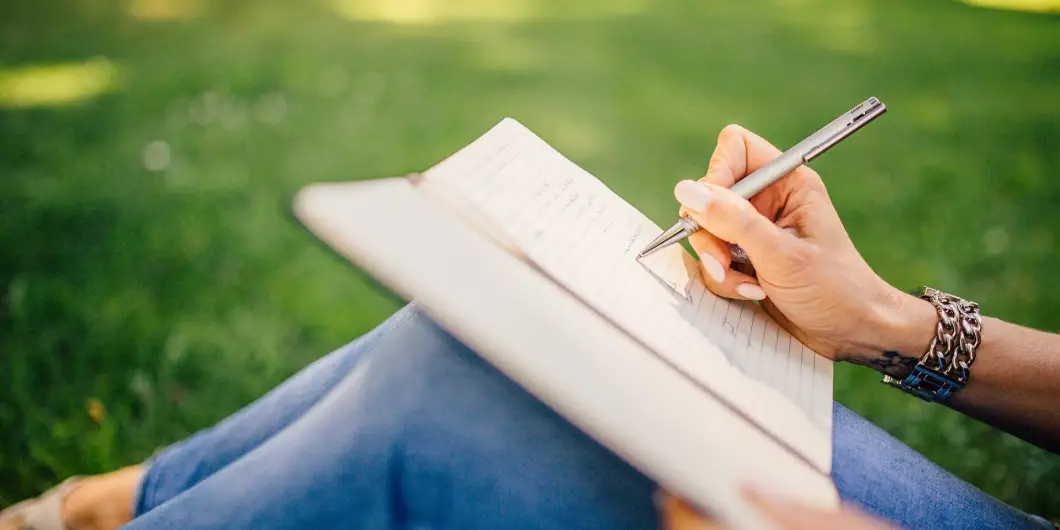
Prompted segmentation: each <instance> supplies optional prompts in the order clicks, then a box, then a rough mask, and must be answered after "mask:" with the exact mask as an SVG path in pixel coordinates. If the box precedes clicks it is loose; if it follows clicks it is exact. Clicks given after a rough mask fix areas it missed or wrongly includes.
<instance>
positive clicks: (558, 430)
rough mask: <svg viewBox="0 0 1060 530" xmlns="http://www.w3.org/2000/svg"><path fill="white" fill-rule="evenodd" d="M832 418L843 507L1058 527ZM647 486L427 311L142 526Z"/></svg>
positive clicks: (931, 519)
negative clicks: (280, 428)
mask: <svg viewBox="0 0 1060 530" xmlns="http://www.w3.org/2000/svg"><path fill="white" fill-rule="evenodd" d="M835 414H836V417H835V462H834V478H835V481H836V484H837V486H838V488H839V490H840V492H841V494H842V495H843V497H844V499H846V500H847V501H848V502H853V503H856V504H860V505H861V506H863V507H864V508H866V509H867V510H869V511H871V512H874V513H876V514H878V515H880V516H882V517H884V518H888V519H890V520H892V521H894V522H896V523H898V524H900V525H902V526H905V527H925V526H926V527H934V528H964V527H969V526H972V527H1005V528H1043V527H1045V528H1049V527H1050V526H1049V525H1048V524H1047V523H1045V522H1044V521H1042V520H1040V519H1038V518H1034V517H1031V516H1027V515H1025V514H1023V513H1021V512H1019V511H1017V510H1014V509H1012V508H1010V507H1008V506H1006V505H1004V504H1002V503H1000V502H998V501H997V500H995V499H993V498H991V497H989V496H987V495H985V494H983V493H982V492H980V491H978V490H976V489H975V488H973V487H971V486H970V485H968V484H966V483H964V482H962V481H960V480H959V479H956V478H955V477H953V476H952V475H949V474H948V473H946V472H945V471H943V470H941V469H940V468H938V467H937V466H935V465H934V464H931V463H930V462H928V461H927V460H926V459H924V458H923V457H922V456H920V455H918V454H916V453H915V452H913V451H912V450H911V449H909V448H908V447H906V446H904V445H902V444H901V443H900V442H898V441H897V440H895V439H894V438H892V437H890V436H889V435H887V434H886V433H884V432H883V431H881V430H880V429H878V428H876V427H875V426H873V425H871V424H870V423H868V422H867V421H865V420H864V419H862V418H860V417H858V416H856V415H854V414H853V413H851V412H850V411H849V410H847V409H845V408H843V407H841V406H837V407H836V412H835ZM159 472H162V473H164V472H165V470H159ZM652 489H653V485H652V484H651V483H650V481H648V480H647V479H646V478H645V477H643V476H642V475H640V474H639V473H637V472H636V471H634V470H633V469H631V468H629V467H628V466H626V465H625V464H624V463H622V462H621V461H620V460H618V459H617V458H615V457H614V456H613V455H611V454H610V453H609V452H608V451H606V450H605V449H603V448H602V447H600V446H599V445H597V444H595V443H594V442H593V441H592V440H590V439H588V438H587V437H586V436H584V435H583V434H582V433H581V432H579V431H577V430H576V429H575V428H573V427H572V426H570V425H569V424H567V423H566V422H565V421H564V420H562V419H561V418H559V417H558V416H556V415H555V414H553V413H552V412H551V411H549V410H548V409H547V408H545V407H544V406H542V405H541V404H540V403H539V402H537V401H536V400H535V399H534V398H532V397H531V396H529V395H527V394H526V393H525V392H524V391H522V390H521V389H520V388H519V387H518V386H516V385H514V384H513V383H511V382H510V381H508V380H507V379H506V378H504V377H503V376H502V375H500V374H499V373H497V372H496V371H495V370H493V369H492V368H490V367H489V366H487V365H485V363H483V362H482V361H480V360H479V359H478V358H477V357H476V356H475V355H474V354H472V353H471V352H470V351H468V350H467V349H466V348H465V347H464V346H463V345H461V344H460V343H458V342H457V341H455V340H454V339H452V338H451V337H450V336H448V335H447V334H445V333H444V332H442V331H441V330H439V329H438V328H437V327H435V326H434V325H433V324H432V323H431V322H430V321H429V320H428V319H426V317H423V316H419V315H417V316H415V317H413V318H410V319H409V320H407V321H405V322H404V323H403V324H401V326H400V330H397V329H395V330H394V331H393V333H391V334H389V335H388V336H386V337H383V338H381V339H380V340H379V341H377V342H375V343H374V345H373V348H372V350H371V351H367V352H365V353H364V355H363V357H361V358H360V359H359V361H358V366H357V367H356V368H355V369H354V371H353V372H352V373H351V374H350V375H349V377H348V378H347V380H346V381H344V382H343V383H342V384H341V385H340V386H338V387H337V388H336V389H335V390H334V391H333V392H332V393H331V394H329V395H328V396H327V397H326V398H325V399H324V400H322V401H321V402H320V403H319V404H318V405H316V406H315V407H314V408H313V409H312V410H311V411H309V412H308V413H307V414H306V415H305V416H303V417H302V418H301V419H299V420H298V421H297V422H296V423H294V424H292V425H291V426H290V427H289V428H288V429H286V430H285V431H284V432H282V433H280V434H279V435H277V436H275V437H274V438H273V439H271V440H269V441H268V442H266V443H264V444H262V445H261V446H260V447H258V448H257V449H255V450H254V451H253V452H251V453H249V454H247V455H246V456H245V457H243V458H241V459H240V460H239V461H237V462H235V463H234V464H232V465H231V466H229V467H227V468H225V469H224V470H223V471H221V472H219V473H217V474H215V475H214V476H212V477H210V478H208V479H207V480H205V481H204V482H202V483H201V484H199V485H198V486H196V487H194V488H191V489H190V490H188V491H186V492H185V493H183V494H181V495H179V496H177V497H176V498H174V499H173V501H172V502H170V503H168V504H166V505H164V506H162V507H160V508H159V509H158V510H156V511H155V512H152V513H150V514H148V515H147V516H145V517H144V518H143V519H142V520H137V521H136V522H135V523H134V524H133V528H139V527H143V528H177V527H181V528H183V527H190V528H196V527H210V526H212V525H217V524H222V522H223V524H224V525H225V526H226V527H229V528H252V527H255V526H257V525H258V524H264V523H265V522H268V524H269V525H270V527H280V528H287V527H290V528H296V527H301V526H309V527H319V528H330V527H358V528H390V527H394V526H412V525H423V526H428V527H429V526H455V527H467V528H492V527H505V528H508V527H511V528H520V527H537V528H539V527H564V528H566V527H573V528H605V527H607V528H614V527H619V528H625V527H640V528H647V527H651V526H653V525H654V514H653V510H652V508H651V504H650V502H649V496H650V494H651V491H652Z"/></svg>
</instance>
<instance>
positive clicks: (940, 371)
mask: <svg viewBox="0 0 1060 530" xmlns="http://www.w3.org/2000/svg"><path fill="white" fill-rule="evenodd" d="M920 298H922V299H924V300H927V301H929V302H931V305H933V306H935V311H936V312H938V315H939V321H938V324H937V325H936V326H935V337H934V338H932V339H931V343H930V344H929V345H928V348H927V351H926V352H925V353H924V356H923V357H921V358H920V362H918V363H917V364H916V366H914V367H913V371H912V372H910V374H909V375H908V376H906V378H905V379H901V380H899V379H896V378H894V377H891V376H889V375H885V376H883V382H884V383H886V384H888V385H890V386H893V387H896V388H899V389H901V390H904V391H906V392H908V393H910V394H913V395H914V396H917V397H919V398H921V399H923V400H925V401H937V402H942V401H945V400H946V399H948V398H949V397H950V396H951V395H952V394H953V393H954V392H957V391H958V390H960V389H962V388H964V386H965V385H967V384H968V379H969V378H970V377H971V372H970V369H971V366H972V363H974V362H975V350H976V349H977V348H978V347H979V344H980V343H981V342H982V331H983V319H982V317H981V316H980V315H979V304H977V303H975V302H970V301H968V300H964V299H963V298H960V297H957V296H953V295H951V294H947V293H944V292H942V291H939V290H938V289H932V288H931V287H924V288H923V289H922V290H921V292H920Z"/></svg>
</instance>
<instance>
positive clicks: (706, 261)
mask: <svg viewBox="0 0 1060 530" xmlns="http://www.w3.org/2000/svg"><path fill="white" fill-rule="evenodd" d="M699 262H700V263H702V264H703V270H705V271H707V274H708V275H710V277H711V278H712V279H713V280H714V281H716V282H718V283H721V282H723V281H725V267H722V266H721V262H720V261H718V260H716V259H714V256H711V255H710V254H707V253H706V252H704V253H702V254H700V255H699Z"/></svg>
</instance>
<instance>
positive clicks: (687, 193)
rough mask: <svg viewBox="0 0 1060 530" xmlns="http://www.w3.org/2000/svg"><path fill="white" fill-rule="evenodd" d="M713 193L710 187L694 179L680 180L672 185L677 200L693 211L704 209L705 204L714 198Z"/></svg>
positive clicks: (705, 207)
mask: <svg viewBox="0 0 1060 530" xmlns="http://www.w3.org/2000/svg"><path fill="white" fill-rule="evenodd" d="M713 195H714V194H713V193H712V192H711V191H710V188H708V187H706V186H705V185H703V184H700V183H699V182H696V181H694V180H682V181H681V182H678V183H677V186H676V187H674V197H676V198H677V202H680V203H681V204H682V205H684V207H685V208H688V209H689V210H692V211H694V212H702V211H704V210H706V209H707V205H709V204H710V201H711V199H713V198H714V197H713Z"/></svg>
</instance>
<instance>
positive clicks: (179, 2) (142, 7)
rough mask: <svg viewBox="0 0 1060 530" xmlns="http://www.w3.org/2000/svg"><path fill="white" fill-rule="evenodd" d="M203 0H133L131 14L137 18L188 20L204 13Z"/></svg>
mask: <svg viewBox="0 0 1060 530" xmlns="http://www.w3.org/2000/svg"><path fill="white" fill-rule="evenodd" d="M202 11H203V2H202V0H132V1H131V2H130V3H129V15H131V16H132V17H133V18H135V19H137V20H148V21H160V20H187V19H190V18H195V17H197V16H199V15H201V14H202Z"/></svg>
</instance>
